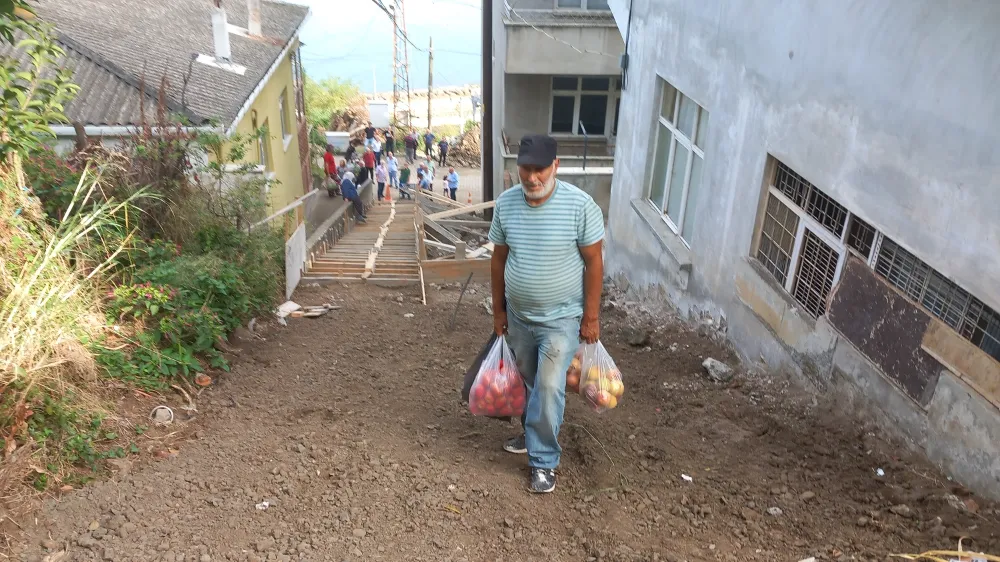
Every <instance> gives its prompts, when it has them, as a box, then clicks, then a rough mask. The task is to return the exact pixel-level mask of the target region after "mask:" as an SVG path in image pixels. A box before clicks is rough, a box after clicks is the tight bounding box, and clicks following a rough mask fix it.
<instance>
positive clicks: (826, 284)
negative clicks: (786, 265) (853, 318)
mask: <svg viewBox="0 0 1000 562" xmlns="http://www.w3.org/2000/svg"><path fill="white" fill-rule="evenodd" d="M839 260H840V256H839V255H838V254H837V251H836V250H834V249H833V248H831V247H830V246H828V245H827V244H826V243H825V242H823V241H822V240H820V238H819V237H818V236H816V235H815V234H814V233H813V232H812V231H811V230H808V229H807V230H806V231H805V236H804V237H803V240H802V249H801V250H800V258H799V272H798V275H796V277H795V287H794V289H793V290H792V295H793V296H794V297H795V300H797V301H798V302H799V304H801V305H802V307H803V308H804V309H805V310H806V311H807V312H808V313H809V314H811V315H812V316H813V317H819V315H821V314H823V313H824V312H826V299H827V297H829V296H830V290H831V289H832V288H833V279H834V276H835V275H836V273H837V262H838V261H839Z"/></svg>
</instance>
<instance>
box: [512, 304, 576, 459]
mask: <svg viewBox="0 0 1000 562" xmlns="http://www.w3.org/2000/svg"><path fill="white" fill-rule="evenodd" d="M507 336H508V337H507V343H508V344H509V345H510V347H511V350H512V351H513V352H514V357H515V358H516V360H517V368H518V370H519V371H520V372H521V376H522V377H524V384H525V386H527V388H528V402H527V404H526V405H525V408H524V414H523V415H522V416H521V424H522V425H523V426H524V437H525V446H526V448H527V449H528V464H529V465H530V466H531V467H532V468H556V467H557V466H559V457H560V455H561V454H562V447H560V446H559V427H560V426H561V425H562V421H563V410H564V409H565V408H566V370H567V369H569V364H570V362H571V361H572V360H573V354H575V353H576V350H577V349H578V348H579V347H580V318H563V319H560V320H553V321H552V322H546V323H544V324H535V323H533V322H527V321H525V320H522V319H521V318H518V316H517V314H515V313H514V312H513V311H510V310H508V313H507Z"/></svg>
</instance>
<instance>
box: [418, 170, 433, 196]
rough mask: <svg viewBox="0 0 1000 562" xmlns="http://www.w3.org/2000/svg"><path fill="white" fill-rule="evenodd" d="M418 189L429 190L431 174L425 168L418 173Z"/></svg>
mask: <svg viewBox="0 0 1000 562" xmlns="http://www.w3.org/2000/svg"><path fill="white" fill-rule="evenodd" d="M420 189H423V190H425V191H430V190H431V175H430V174H429V173H428V172H427V171H426V170H424V173H422V174H420Z"/></svg>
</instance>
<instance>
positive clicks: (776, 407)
mask: <svg viewBox="0 0 1000 562" xmlns="http://www.w3.org/2000/svg"><path fill="white" fill-rule="evenodd" d="M475 290H476V292H475V293H474V294H467V295H466V298H465V303H463V305H462V308H461V310H460V312H459V314H458V319H457V325H456V328H455V331H454V332H449V331H448V323H449V321H450V318H451V314H452V311H453V309H454V304H455V302H456V300H457V297H458V289H457V288H455V287H447V288H444V289H443V290H441V289H437V288H433V287H432V288H430V289H429V295H428V299H429V303H428V306H426V307H424V306H422V305H421V304H420V303H419V302H415V299H414V294H415V293H414V292H413V291H412V290H409V291H408V292H404V293H400V292H398V291H397V290H387V289H380V288H376V287H368V286H364V285H352V286H350V287H345V286H341V285H336V286H332V287H325V288H312V289H306V290H304V291H301V292H300V293H299V294H298V295H297V297H296V298H297V300H298V302H300V303H302V304H319V303H322V302H327V301H328V300H329V299H330V298H331V295H332V298H333V300H334V301H335V303H336V304H339V305H341V306H342V308H341V309H339V310H336V311H334V312H333V313H331V314H330V315H328V316H326V317H323V318H320V319H315V320H313V319H291V320H290V322H289V326H288V327H287V328H277V327H275V328H273V329H269V330H268V331H266V332H265V333H264V338H266V339H263V340H261V339H252V337H251V336H250V335H249V334H244V338H250V339H249V340H248V341H243V342H242V344H241V347H242V351H241V352H240V353H239V354H238V357H237V358H236V359H235V363H236V365H235V367H234V369H233V372H232V374H230V375H227V376H225V377H221V378H220V379H218V380H217V384H216V385H215V386H214V387H212V388H211V389H209V390H208V391H206V392H205V393H203V394H202V396H201V397H200V398H199V399H198V411H197V413H196V414H192V419H190V420H178V422H176V423H175V424H174V425H173V426H171V427H169V428H166V429H163V430H157V431H153V430H150V431H149V432H148V433H146V434H145V435H144V436H143V437H142V438H141V439H142V440H141V442H140V445H141V448H142V449H143V450H144V453H143V454H142V455H140V456H139V457H138V458H137V460H135V461H134V462H133V463H132V464H128V463H119V464H118V465H117V466H116V470H117V471H119V472H118V473H117V474H115V475H114V476H112V477H111V479H110V480H108V481H106V482H103V483H97V484H94V485H91V486H89V487H87V488H85V489H83V490H76V491H72V492H69V493H67V494H65V495H63V496H61V497H58V498H53V499H52V500H50V501H49V502H48V503H47V504H46V505H45V506H44V508H43V509H42V510H41V511H40V512H39V513H38V514H36V516H35V517H34V518H29V519H30V521H25V522H24V523H23V524H22V526H23V527H24V530H25V534H24V535H23V536H22V537H20V540H19V541H16V544H17V545H18V546H19V547H20V548H19V550H20V552H16V553H15V554H14V555H13V556H14V559H20V560H33V561H34V560H43V559H44V558H43V557H44V556H46V555H51V554H52V553H56V552H59V551H61V550H64V549H65V550H67V554H68V555H69V557H67V558H61V559H60V558H57V557H53V558H50V559H51V560H64V561H65V560H77V561H79V560H110V561H122V562H126V561H145V560H164V561H176V562H182V561H184V562H187V561H196V562H211V561H222V560H240V561H245V560H254V561H259V560H310V561H338V562H339V561H341V560H354V561H358V560H386V561H438V560H449V561H456V562H457V561H459V560H467V561H481V560H483V561H485V560H488V561H511V562H515V561H524V560H546V561H551V562H556V561H585V560H601V561H640V560H641V561H649V560H662V561H681V560H687V561H701V560H722V561H768V562H772V561H792V562H795V561H798V560H801V559H804V558H807V557H810V556H815V557H816V558H817V560H870V561H874V560H878V561H882V560H886V555H887V553H892V552H909V553H916V552H920V551H922V549H923V548H925V547H932V546H934V547H945V546H954V545H955V544H956V543H957V540H956V539H957V537H958V536H960V535H965V536H970V537H973V538H974V539H975V540H974V541H973V542H972V546H974V547H979V548H981V549H986V550H987V551H993V552H996V551H998V550H1000V541H998V538H997V536H998V535H997V533H998V531H1000V526H998V524H997V515H998V512H997V511H996V509H995V506H993V505H992V504H988V503H986V502H984V501H981V500H978V499H971V498H970V497H969V496H968V494H965V493H964V492H963V491H962V490H961V489H960V488H959V487H957V486H951V485H948V484H947V480H946V479H945V478H943V477H941V476H940V475H939V474H937V473H935V472H933V471H932V470H930V469H928V467H927V466H926V465H924V464H922V463H921V462H919V461H914V460H912V459H910V458H909V456H908V455H907V454H905V453H903V452H901V451H899V450H897V449H893V448H891V447H888V446H886V445H885V444H883V443H882V442H880V441H879V440H878V439H876V438H875V437H874V436H872V435H871V434H869V433H867V432H866V431H865V430H864V429H862V428H861V427H860V426H859V424H857V423H856V422H854V421H851V420H847V419H844V418H842V417H838V416H835V415H833V414H830V413H828V412H826V411H824V410H823V408H822V407H817V406H812V405H811V404H810V401H809V400H807V399H799V398H798V396H799V394H798V393H797V392H796V391H794V390H793V389H792V388H790V387H789V386H788V385H787V384H785V383H783V382H782V380H781V379H777V378H773V377H768V378H763V377H759V376H753V375H747V374H745V373H740V374H738V375H737V377H736V378H735V379H734V380H733V381H732V382H731V383H728V384H718V383H714V382H711V381H709V380H708V379H707V378H706V377H705V375H704V374H703V373H702V368H701V363H702V360H703V357H707V356H712V357H715V358H717V359H720V360H724V361H728V362H730V363H731V364H734V363H732V361H733V360H732V358H731V357H730V356H728V354H727V353H726V352H725V351H724V350H722V349H721V348H720V347H719V346H718V345H717V344H715V343H713V342H712V340H711V339H710V338H709V337H706V336H702V335H699V334H698V333H697V332H695V331H691V330H690V329H688V328H685V327H683V326H682V325H680V324H679V323H676V322H672V321H669V320H663V319H661V320H654V319H652V318H650V317H647V316H646V315H645V314H644V313H642V311H641V310H639V309H638V308H637V307H636V306H635V305H630V304H628V303H624V304H623V303H621V302H620V301H619V302H618V303H617V304H616V305H610V304H609V305H606V309H605V312H604V318H603V325H604V332H603V335H604V338H603V339H604V341H605V343H606V344H607V345H608V347H609V349H610V351H611V352H612V354H613V355H614V356H615V358H616V359H617V361H618V364H619V366H620V367H621V369H622V371H623V373H624V375H625V377H626V385H627V390H626V394H625V399H624V401H623V403H622V404H621V405H620V406H619V407H618V408H617V409H616V410H614V411H611V412H609V413H606V414H604V415H602V416H596V415H594V414H592V413H591V412H589V411H588V410H586V409H585V408H584V407H583V405H582V403H581V401H580V400H579V399H578V398H577V397H575V396H571V397H569V398H570V400H569V406H568V410H567V416H566V425H565V426H564V428H563V432H562V435H561V440H562V443H563V446H564V450H565V454H564V457H563V466H562V467H561V470H560V480H559V488H558V489H557V490H556V492H555V493H554V494H552V495H548V496H542V497H538V496H532V495H529V494H528V493H527V492H526V490H525V484H526V469H525V464H524V463H525V458H524V457H523V456H513V455H509V454H506V453H504V452H502V451H501V449H500V445H501V443H502V442H503V440H504V439H505V438H507V437H509V436H511V435H513V434H514V432H515V431H516V429H515V427H512V426H508V425H505V424H502V423H499V422H497V421H494V420H488V419H480V418H474V417H473V416H471V415H469V414H468V412H467V411H466V409H465V408H464V407H463V405H462V404H460V403H459V391H460V387H461V378H462V374H463V372H464V368H465V365H466V364H467V362H469V361H470V360H471V359H472V356H473V355H474V354H475V353H476V352H477V351H478V349H479V347H480V346H481V345H482V343H483V342H484V341H485V338H486V337H487V335H488V332H489V330H490V326H491V321H490V318H489V317H488V316H487V314H486V312H485V310H484V309H483V308H482V307H480V306H478V303H479V302H480V301H481V300H482V299H483V297H484V296H485V289H484V288H482V287H478V288H476V289H475ZM627 311H628V312H627ZM408 314H412V315H413V316H412V317H407V316H406V315H408ZM647 335H648V342H647V341H645V340H647ZM630 343H632V344H635V345H630ZM171 400H173V397H171ZM152 405H155V402H154V401H150V402H144V403H140V404H136V405H135V407H136V409H137V410H145V411H147V412H148V411H149V410H148V408H149V407H151V406H152ZM173 406H175V409H177V411H178V412H181V410H180V409H179V408H176V407H177V406H178V403H177V402H174V403H173ZM181 417H185V416H183V415H182V416H181ZM146 451H148V453H147V452H146ZM879 468H881V469H883V471H884V472H885V476H882V477H880V476H878V475H877V474H876V472H875V471H876V469H879ZM682 475H687V476H690V477H691V480H692V481H687V480H686V479H685V478H683V476H682ZM263 502H267V507H266V509H258V508H257V506H258V505H259V506H260V507H261V508H263V507H264V505H265V504H264V503H263ZM36 522H37V523H36ZM966 545H967V546H968V545H969V543H968V541H967V542H966Z"/></svg>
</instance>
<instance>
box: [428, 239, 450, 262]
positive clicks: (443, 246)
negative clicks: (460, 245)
mask: <svg viewBox="0 0 1000 562" xmlns="http://www.w3.org/2000/svg"><path fill="white" fill-rule="evenodd" d="M424 244H427V245H428V246H431V247H432V248H437V249H439V250H448V251H449V252H454V251H455V247H454V246H452V245H451V244H445V243H443V242H438V241H437V240H431V239H429V238H428V239H425V240H424ZM425 259H426V258H425Z"/></svg>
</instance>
